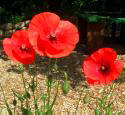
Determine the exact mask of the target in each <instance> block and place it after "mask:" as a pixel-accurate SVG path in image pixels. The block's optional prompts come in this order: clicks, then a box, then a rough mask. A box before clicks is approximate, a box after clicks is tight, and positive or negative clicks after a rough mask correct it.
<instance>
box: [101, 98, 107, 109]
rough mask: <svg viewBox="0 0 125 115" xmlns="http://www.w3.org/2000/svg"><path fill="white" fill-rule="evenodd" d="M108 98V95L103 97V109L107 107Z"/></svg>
mask: <svg viewBox="0 0 125 115" xmlns="http://www.w3.org/2000/svg"><path fill="white" fill-rule="evenodd" d="M106 100H107V96H105V97H103V99H102V100H101V106H102V108H103V109H105V107H106Z"/></svg>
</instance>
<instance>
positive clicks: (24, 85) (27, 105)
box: [21, 67, 29, 108]
mask: <svg viewBox="0 0 125 115" xmlns="http://www.w3.org/2000/svg"><path fill="white" fill-rule="evenodd" d="M21 76H22V81H23V87H24V90H25V93H27V88H26V83H25V78H24V67H23V70H22V73H21ZM26 107H27V108H29V103H28V98H27V97H26Z"/></svg>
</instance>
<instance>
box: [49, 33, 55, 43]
mask: <svg viewBox="0 0 125 115" xmlns="http://www.w3.org/2000/svg"><path fill="white" fill-rule="evenodd" d="M49 39H50V41H51V42H54V41H56V34H55V33H51V34H50V36H49Z"/></svg>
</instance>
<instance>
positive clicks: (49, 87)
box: [47, 78, 52, 110]
mask: <svg viewBox="0 0 125 115" xmlns="http://www.w3.org/2000/svg"><path fill="white" fill-rule="evenodd" d="M51 85H52V84H51V82H50V84H49V78H48V85H47V86H48V88H47V94H48V102H47V107H48V110H49V107H50V92H51Z"/></svg>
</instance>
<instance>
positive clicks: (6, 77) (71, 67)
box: [0, 47, 125, 115]
mask: <svg viewBox="0 0 125 115" xmlns="http://www.w3.org/2000/svg"><path fill="white" fill-rule="evenodd" d="M116 50H117V51H118V52H119V51H120V49H119V47H118V49H117V48H116ZM121 50H122V51H123V50H124V48H121ZM124 51H125V50H124ZM86 56H87V55H86V54H85V53H84V51H83V52H81V51H73V52H72V54H71V55H70V56H68V57H65V58H61V59H59V60H58V65H59V67H60V68H61V69H62V71H66V72H67V73H68V81H69V83H70V86H71V87H70V90H69V92H68V94H67V95H64V94H63V92H62V89H61V84H62V79H63V75H62V74H59V75H58V80H59V81H60V87H59V92H58V97H57V100H56V103H55V105H54V111H55V112H54V113H55V115H61V113H65V114H66V113H67V114H71V115H73V113H75V112H76V115H83V113H84V114H86V115H93V114H94V109H95V108H96V99H97V98H98V99H102V98H103V97H104V96H105V95H108V99H107V104H108V103H110V102H113V106H112V107H113V112H114V113H118V112H122V113H123V115H124V114H125V74H124V73H123V74H122V76H121V77H120V79H118V80H116V81H115V82H114V85H116V88H115V90H114V91H113V90H111V85H107V86H89V85H87V83H86V81H85V79H84V75H83V73H82V63H83V60H84V58H85V57H86ZM118 58H119V59H121V60H122V61H123V62H125V55H124V54H123V53H119V55H118ZM47 61H48V59H47V58H44V57H39V56H38V57H37V60H36V66H34V65H31V66H30V68H32V72H34V73H35V76H36V77H37V78H38V88H37V93H36V94H37V97H38V98H39V97H40V94H41V93H44V92H46V90H47V87H46V76H45V72H46V71H47ZM32 75H33V74H31V73H30V72H29V70H28V69H26V71H25V78H26V80H27V82H29V81H30V77H31V76H32ZM53 79H54V78H53ZM0 83H1V85H2V87H3V89H4V92H5V95H6V98H7V100H8V103H9V104H10V105H11V107H12V108H13V105H12V100H13V93H12V89H13V90H14V91H17V92H18V93H20V94H21V93H22V91H23V85H22V79H21V74H20V72H19V70H18V69H17V64H14V63H13V62H12V61H11V60H9V59H8V57H7V56H6V55H5V54H4V52H3V51H1V56H0ZM51 93H52V97H53V95H54V93H55V90H54V88H53V89H52V92H51ZM86 95H87V96H88V97H89V99H88V101H87V103H85V102H84V100H83V98H84V97H85V96H86ZM30 103H31V106H32V104H33V101H32V99H31V101H30ZM39 104H41V103H40V100H39ZM17 108H18V107H17ZM0 111H2V112H5V111H6V109H5V104H4V102H3V95H2V92H1V90H0ZM17 111H18V110H17ZM2 115H3V114H2ZM17 115H18V112H17ZM74 115H75V114H74Z"/></svg>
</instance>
